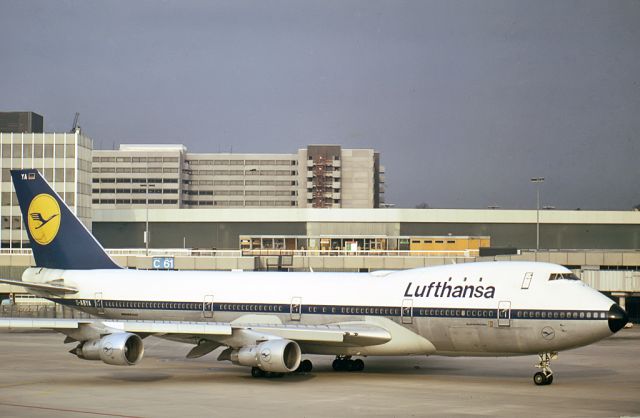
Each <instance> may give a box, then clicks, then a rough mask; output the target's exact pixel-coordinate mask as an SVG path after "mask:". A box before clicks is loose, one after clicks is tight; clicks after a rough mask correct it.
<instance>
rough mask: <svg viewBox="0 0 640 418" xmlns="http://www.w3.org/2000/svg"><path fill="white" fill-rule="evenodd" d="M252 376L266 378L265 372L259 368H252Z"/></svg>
mask: <svg viewBox="0 0 640 418" xmlns="http://www.w3.org/2000/svg"><path fill="white" fill-rule="evenodd" d="M251 376H253V377H264V371H263V370H262V369H260V368H259V367H252V368H251Z"/></svg>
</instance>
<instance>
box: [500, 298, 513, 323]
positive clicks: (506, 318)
mask: <svg viewBox="0 0 640 418" xmlns="http://www.w3.org/2000/svg"><path fill="white" fill-rule="evenodd" d="M498 326H499V327H509V326H511V302H510V301H508V300H503V301H500V302H499V303H498Z"/></svg>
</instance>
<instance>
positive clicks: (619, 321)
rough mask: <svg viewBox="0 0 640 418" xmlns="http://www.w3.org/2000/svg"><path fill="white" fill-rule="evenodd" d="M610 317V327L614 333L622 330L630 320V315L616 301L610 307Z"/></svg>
mask: <svg viewBox="0 0 640 418" xmlns="http://www.w3.org/2000/svg"><path fill="white" fill-rule="evenodd" d="M608 318H609V329H610V330H611V332H613V333H616V332H618V331H620V330H621V329H622V328H623V327H624V326H625V325H627V322H629V315H628V314H627V313H626V312H625V311H624V309H622V308H621V307H620V306H618V304H617V303H614V304H613V305H611V308H609V316H608Z"/></svg>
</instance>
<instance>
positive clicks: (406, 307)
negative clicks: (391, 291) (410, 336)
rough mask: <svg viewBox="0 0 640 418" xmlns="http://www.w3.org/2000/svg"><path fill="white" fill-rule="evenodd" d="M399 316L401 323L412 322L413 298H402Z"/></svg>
mask: <svg viewBox="0 0 640 418" xmlns="http://www.w3.org/2000/svg"><path fill="white" fill-rule="evenodd" d="M400 316H401V319H402V323H403V324H412V323H413V299H402V310H401V311H400Z"/></svg>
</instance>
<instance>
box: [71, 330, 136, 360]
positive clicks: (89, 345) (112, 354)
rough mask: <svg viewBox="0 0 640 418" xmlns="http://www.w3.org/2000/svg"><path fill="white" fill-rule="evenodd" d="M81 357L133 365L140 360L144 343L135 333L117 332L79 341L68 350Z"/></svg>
mask: <svg viewBox="0 0 640 418" xmlns="http://www.w3.org/2000/svg"><path fill="white" fill-rule="evenodd" d="M70 352H71V353H73V354H75V355H77V356H78V357H80V358H81V359H85V360H102V361H103V362H105V363H107V364H112V365H114V366H133V365H134V364H137V363H138V362H139V361H140V360H142V356H143V355H144V344H143V343H142V338H140V337H139V336H137V335H136V334H131V333H128V332H119V333H116V334H109V335H107V336H105V337H102V338H100V339H99V340H89V341H85V342H83V343H81V344H80V345H79V346H77V347H76V348H75V349H73V350H71V351H70Z"/></svg>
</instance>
